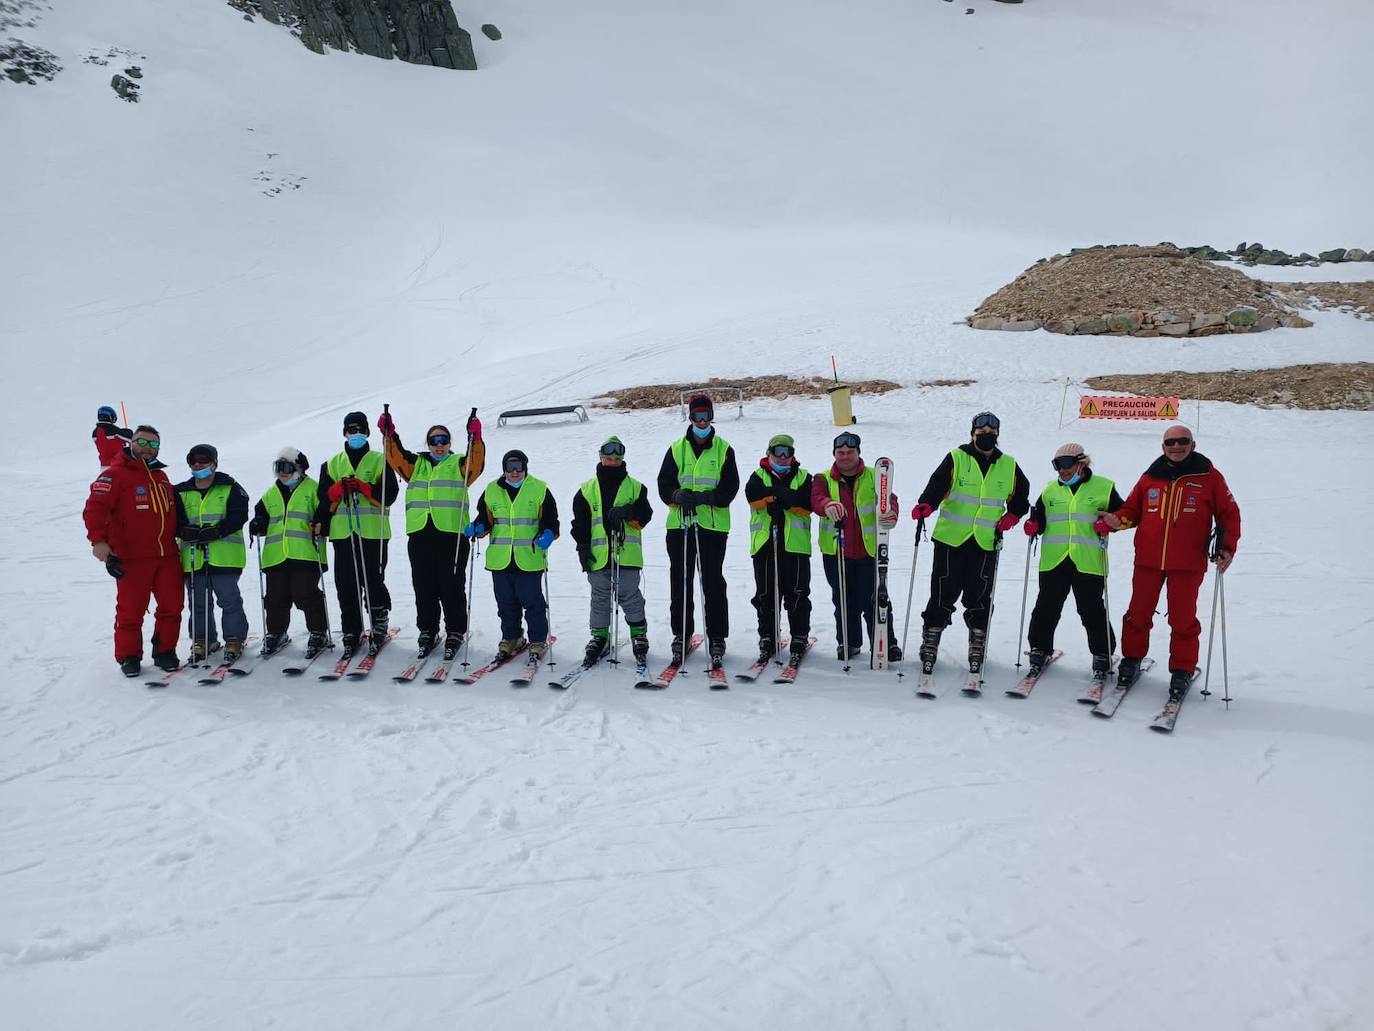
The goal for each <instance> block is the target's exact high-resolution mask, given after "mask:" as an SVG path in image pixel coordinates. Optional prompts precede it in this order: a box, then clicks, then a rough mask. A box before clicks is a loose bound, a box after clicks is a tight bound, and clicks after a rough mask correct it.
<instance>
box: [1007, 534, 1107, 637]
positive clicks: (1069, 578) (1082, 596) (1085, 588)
mask: <svg viewBox="0 0 1374 1031" xmlns="http://www.w3.org/2000/svg"><path fill="white" fill-rule="evenodd" d="M1070 591H1072V592H1073V600H1074V602H1075V604H1077V606H1078V618H1079V619H1081V620H1082V621H1083V629H1084V630H1086V631H1087V632H1088V650H1089V651H1091V652H1092V653H1093V654H1094V655H1110V654H1111V653H1112V652H1113V651H1115V650H1116V635H1115V634H1114V633H1112V631H1111V628H1110V627H1108V626H1107V606H1106V605H1105V604H1103V600H1102V577H1100V576H1098V575H1097V574H1096V573H1084V572H1081V571H1080V570H1079V568H1078V567H1077V566H1075V565H1074V564H1073V559H1071V558H1069V556H1067V555H1065V556H1064V560H1063V561H1062V562H1060V563H1059V565H1057V566H1055V567H1054V568H1053V569H1047V570H1043V571H1041V573H1040V593H1039V594H1037V595H1036V597H1035V608H1034V609H1032V610H1031V617H1030V632H1029V634H1028V635H1027V640H1028V641H1029V643H1030V646H1031V647H1032V648H1038V649H1040V650H1041V651H1046V652H1048V651H1053V650H1054V628H1055V627H1057V626H1058V625H1059V616H1060V614H1061V613H1062V612H1063V609H1064V602H1065V601H1067V600H1068V597H1069V592H1070Z"/></svg>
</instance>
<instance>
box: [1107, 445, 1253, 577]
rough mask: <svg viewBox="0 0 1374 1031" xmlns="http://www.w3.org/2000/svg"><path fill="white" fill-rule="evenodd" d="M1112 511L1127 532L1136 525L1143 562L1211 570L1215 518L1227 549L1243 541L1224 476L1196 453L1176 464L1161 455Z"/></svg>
mask: <svg viewBox="0 0 1374 1031" xmlns="http://www.w3.org/2000/svg"><path fill="white" fill-rule="evenodd" d="M1112 514H1113V515H1115V516H1117V517H1118V518H1119V519H1120V520H1121V523H1122V526H1121V528H1122V529H1123V530H1125V529H1129V528H1131V527H1132V526H1134V527H1135V564H1136V565H1138V566H1149V567H1151V568H1153V569H1163V570H1179V571H1184V570H1193V571H1202V572H1206V570H1207V558H1208V554H1207V550H1208V549H1207V540H1208V537H1209V536H1210V535H1211V533H1212V522H1213V520H1215V521H1216V524H1217V525H1218V526H1220V527H1221V530H1222V533H1223V534H1224V541H1225V545H1226V550H1227V551H1232V552H1233V551H1235V550H1236V545H1237V544H1238V543H1239V542H1240V506H1239V505H1237V504H1236V499H1235V498H1233V497H1232V496H1231V488H1230V487H1228V486H1226V479H1225V477H1223V476H1222V475H1221V473H1219V472H1218V471H1217V470H1216V469H1215V468H1214V467H1213V466H1212V463H1211V462H1210V461H1209V460H1208V459H1206V458H1204V457H1203V456H1202V455H1200V454H1198V453H1197V452H1196V451H1194V452H1193V453H1192V454H1191V455H1189V456H1188V457H1187V458H1186V459H1185V460H1184V461H1182V462H1179V463H1177V464H1175V463H1173V462H1170V461H1169V460H1168V459H1166V458H1165V457H1164V456H1163V455H1160V457H1159V458H1157V459H1155V461H1154V464H1153V465H1151V466H1150V468H1149V469H1147V470H1145V475H1144V476H1142V477H1141V478H1140V479H1139V481H1137V483H1136V485H1135V487H1134V488H1133V489H1132V490H1131V494H1130V497H1128V498H1127V499H1126V501H1125V503H1123V504H1122V506H1121V507H1120V508H1118V509H1117V510H1116V511H1115V512H1113V513H1112Z"/></svg>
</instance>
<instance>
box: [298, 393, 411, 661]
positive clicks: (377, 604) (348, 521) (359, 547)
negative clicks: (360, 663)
mask: <svg viewBox="0 0 1374 1031" xmlns="http://www.w3.org/2000/svg"><path fill="white" fill-rule="evenodd" d="M369 435H370V433H369V430H368V425H367V416H366V415H365V414H364V413H362V412H349V413H348V415H346V416H344V421H343V437H344V449H343V450H342V451H340V452H339V453H338V454H336V455H335V456H334V457H333V458H331V459H330V460H329V461H328V462H327V463H326V464H325V467H324V470H323V471H322V472H321V473H320V483H319V508H318V509H316V511H315V528H316V529H315V532H316V533H320V534H328V536H329V539H330V540H331V541H333V542H334V589H335V591H336V593H337V594H338V596H339V622H340V624H341V626H342V628H343V640H342V643H343V648H344V652H345V653H349V654H351V653H352V652H353V650H354V649H355V648H357V646H358V640H359V637H360V635H361V634H362V631H363V616H362V605H363V603H364V600H366V602H367V604H369V605H370V606H371V611H370V612H369V613H368V616H369V618H370V622H371V629H372V647H373V648H376V647H379V646H380V644H381V642H382V641H383V640H384V639H385V638H386V632H387V627H388V625H389V621H390V611H391V592H389V591H388V590H387V587H386V560H387V549H388V542H389V541H390V540H391V522H390V519H389V518H387V517H388V516H389V511H388V509H389V507H390V505H391V504H392V503H393V502H395V500H396V495H397V494H398V493H399V492H400V486H399V484H398V483H397V480H396V474H395V472H393V471H392V470H391V469H390V468H389V467H388V466H387V464H386V462H385V460H384V459H383V458H382V455H381V454H380V453H378V452H376V451H373V450H371V448H370V447H369V445H368V436H369ZM360 584H361V587H362V590H361V591H359V586H360Z"/></svg>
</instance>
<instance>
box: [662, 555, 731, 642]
mask: <svg viewBox="0 0 1374 1031" xmlns="http://www.w3.org/2000/svg"><path fill="white" fill-rule="evenodd" d="M665 536H666V537H667V538H668V574H669V580H670V583H669V587H668V597H669V605H668V608H669V615H670V616H671V618H672V621H673V636H674V637H676V636H677V635H678V634H682V633H683V632H684V631H683V626H684V624H683V613H684V607H685V612H686V619H687V622H686V624H685V625H686V632H685V638H684V640H691V637H692V634H693V633H694V632H695V631H696V579H697V575H696V561H697V556H698V552H700V557H701V593H702V599H703V601H704V603H705V606H706V636H707V637H720V638H726V637H729V636H730V602H729V599H728V598H727V597H726V591H725V544H726V542H727V541H728V540H729V539H730V538H729V535H728V534H724V533H719V532H718V531H716V530H702V529H697V528H692V529H687V530H681V529H679V530H669V531H668V532H667V534H665ZM684 542H685V545H686V548H685V554H684ZM684 562H685V563H686V564H685V565H684Z"/></svg>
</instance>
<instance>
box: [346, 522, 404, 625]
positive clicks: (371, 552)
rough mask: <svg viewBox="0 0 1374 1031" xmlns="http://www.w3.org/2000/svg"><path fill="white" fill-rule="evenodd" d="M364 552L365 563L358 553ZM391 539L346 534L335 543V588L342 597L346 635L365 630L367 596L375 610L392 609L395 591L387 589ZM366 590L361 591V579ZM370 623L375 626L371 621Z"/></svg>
mask: <svg viewBox="0 0 1374 1031" xmlns="http://www.w3.org/2000/svg"><path fill="white" fill-rule="evenodd" d="M359 549H361V551H362V565H361V569H360V568H359V564H358V563H357V562H356V561H355V560H354V554H355V552H357V551H358V550H359ZM386 555H387V542H386V541H377V540H369V539H367V538H365V537H345V538H344V539H343V540H341V541H335V542H334V590H335V592H336V593H337V594H338V596H339V623H340V625H341V626H342V627H343V632H344V633H345V634H353V635H354V636H357V635H358V634H361V633H362V632H363V617H364V615H365V613H363V611H362V606H363V598H364V597H366V598H367V599H368V600H369V601H370V602H371V604H372V607H373V609H387V610H390V609H391V592H390V591H388V590H387V589H386ZM360 580H361V581H362V582H363V584H364V586H365V587H366V593H365V594H364V595H360V594H359V592H358V584H359V581H360ZM368 625H369V626H370V625H371V621H370V620H369V623H368Z"/></svg>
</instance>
